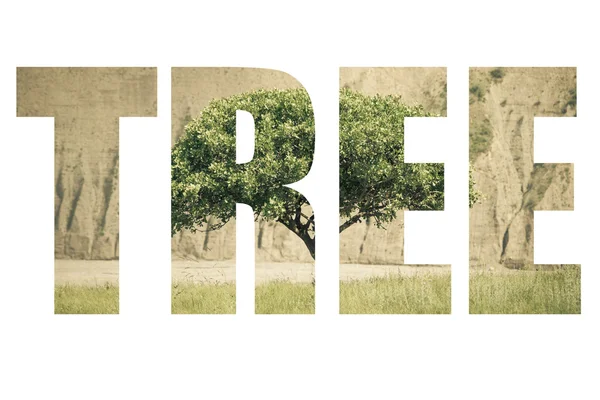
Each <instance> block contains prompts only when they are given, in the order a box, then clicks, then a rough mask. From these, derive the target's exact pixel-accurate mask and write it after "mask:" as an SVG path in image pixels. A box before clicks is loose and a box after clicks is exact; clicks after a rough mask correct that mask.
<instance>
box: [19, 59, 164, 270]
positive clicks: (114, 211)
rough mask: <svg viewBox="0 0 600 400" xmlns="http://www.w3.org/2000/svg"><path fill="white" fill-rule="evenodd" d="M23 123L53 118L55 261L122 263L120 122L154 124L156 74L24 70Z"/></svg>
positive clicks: (145, 70)
mask: <svg viewBox="0 0 600 400" xmlns="http://www.w3.org/2000/svg"><path fill="white" fill-rule="evenodd" d="M17 116H19V117H55V118H54V129H55V133H54V134H55V136H54V137H55V165H54V179H55V187H56V191H55V257H56V258H57V259H62V258H74V259H116V258H118V257H119V184H118V179H119V157H118V152H119V117H136V116H147V117H151V116H156V69H155V68H18V69H17Z"/></svg>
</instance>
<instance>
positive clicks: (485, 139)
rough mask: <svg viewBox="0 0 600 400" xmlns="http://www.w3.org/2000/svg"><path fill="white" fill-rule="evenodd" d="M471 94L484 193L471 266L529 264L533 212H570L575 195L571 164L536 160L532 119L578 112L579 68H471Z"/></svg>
mask: <svg viewBox="0 0 600 400" xmlns="http://www.w3.org/2000/svg"><path fill="white" fill-rule="evenodd" d="M470 93H471V94H470V97H471V105H470V117H471V125H470V139H471V147H470V155H471V161H472V163H473V166H474V168H475V172H474V175H473V176H474V178H475V181H476V183H477V189H479V191H480V192H481V193H482V194H483V196H484V199H483V201H482V202H481V203H480V204H477V205H475V206H474V207H473V209H472V210H471V218H470V247H471V251H470V257H471V265H473V266H477V265H486V266H498V265H503V266H505V267H509V268H522V267H526V266H529V265H532V264H533V234H534V230H533V218H534V213H533V211H534V210H572V209H573V199H574V197H573V195H574V192H573V164H535V165H534V162H533V133H534V132H533V119H534V117H572V116H575V115H576V111H577V110H576V106H577V96H576V70H575V68H473V69H471V71H470ZM565 140H568V132H565Z"/></svg>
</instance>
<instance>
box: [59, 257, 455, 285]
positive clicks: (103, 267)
mask: <svg viewBox="0 0 600 400" xmlns="http://www.w3.org/2000/svg"><path fill="white" fill-rule="evenodd" d="M54 266H55V267H54V277H55V283H56V284H66V283H70V284H83V285H96V284H98V285H102V284H105V283H112V284H117V283H118V280H119V262H118V261H92V260H56V261H55V264H54ZM171 271H172V272H171V276H172V279H173V281H189V282H208V283H217V282H234V281H235V261H233V260H231V261H200V262H198V261H172V270H171ZM442 272H450V267H449V266H407V265H363V264H341V265H340V280H351V279H365V278H369V277H372V276H385V275H388V274H407V275H412V274H418V273H442ZM313 277H314V265H313V264H312V263H257V264H256V283H257V284H261V283H264V282H268V281H273V280H278V279H281V280H290V281H292V282H312V281H313Z"/></svg>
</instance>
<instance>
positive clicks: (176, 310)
mask: <svg viewBox="0 0 600 400" xmlns="http://www.w3.org/2000/svg"><path fill="white" fill-rule="evenodd" d="M171 313H173V314H235V284H233V283H218V284H193V283H185V284H183V283H176V284H173V287H172V290H171Z"/></svg>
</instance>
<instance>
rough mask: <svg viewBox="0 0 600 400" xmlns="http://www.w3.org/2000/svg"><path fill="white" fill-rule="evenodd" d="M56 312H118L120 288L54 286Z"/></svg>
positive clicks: (111, 286) (109, 286) (110, 286)
mask: <svg viewBox="0 0 600 400" xmlns="http://www.w3.org/2000/svg"><path fill="white" fill-rule="evenodd" d="M54 313H55V314H118V313H119V288H118V286H113V285H102V286H95V287H88V286H75V285H61V286H55V287H54Z"/></svg>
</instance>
